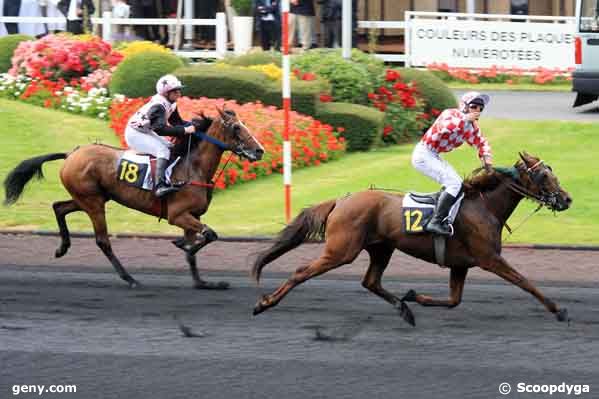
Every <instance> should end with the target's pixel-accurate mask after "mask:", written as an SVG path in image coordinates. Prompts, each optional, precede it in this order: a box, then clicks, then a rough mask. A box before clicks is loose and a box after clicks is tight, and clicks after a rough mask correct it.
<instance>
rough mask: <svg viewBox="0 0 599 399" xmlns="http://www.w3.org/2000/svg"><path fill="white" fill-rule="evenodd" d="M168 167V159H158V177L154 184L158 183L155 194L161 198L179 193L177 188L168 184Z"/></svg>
mask: <svg viewBox="0 0 599 399" xmlns="http://www.w3.org/2000/svg"><path fill="white" fill-rule="evenodd" d="M167 166H168V159H164V158H156V176H155V178H154V182H155V183H156V186H155V187H156V189H155V191H154V194H155V195H156V196H157V197H158V198H160V197H164V196H165V195H167V194H170V193H172V192H175V191H177V188H176V187H173V186H172V185H170V184H168V183H167V182H166V177H165V173H166V167H167Z"/></svg>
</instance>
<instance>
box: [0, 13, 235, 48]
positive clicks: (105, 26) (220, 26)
mask: <svg viewBox="0 0 599 399" xmlns="http://www.w3.org/2000/svg"><path fill="white" fill-rule="evenodd" d="M65 21H66V19H65V18H62V17H4V16H0V23H2V22H5V23H39V24H47V23H64V22H65ZM91 23H92V24H94V25H101V26H102V38H103V39H104V40H106V41H108V42H111V41H112V31H113V29H112V26H113V25H129V26H130V25H159V26H165V25H166V26H169V25H174V26H181V27H183V26H214V28H215V29H216V50H215V51H206V50H191V49H190V47H191V38H189V39H188V38H187V37H186V39H188V40H189V42H188V43H186V44H187V46H184V50H182V51H176V53H177V54H178V55H180V56H183V57H189V58H223V57H224V56H225V55H226V53H227V18H226V15H225V13H221V12H219V13H217V14H216V18H215V19H183V18H181V19H177V18H112V13H110V12H105V13H104V14H103V16H102V17H101V18H99V17H92V18H91ZM186 36H187V35H186Z"/></svg>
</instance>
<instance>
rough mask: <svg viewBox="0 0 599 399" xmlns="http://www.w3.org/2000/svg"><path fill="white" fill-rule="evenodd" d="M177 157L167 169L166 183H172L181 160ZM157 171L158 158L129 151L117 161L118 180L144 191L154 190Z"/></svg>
mask: <svg viewBox="0 0 599 399" xmlns="http://www.w3.org/2000/svg"><path fill="white" fill-rule="evenodd" d="M180 158H181V157H177V159H175V160H174V161H173V162H171V164H170V165H169V166H168V168H166V173H165V177H166V181H167V182H168V183H170V182H171V175H172V173H173V170H174V168H175V166H176V165H177V163H178V162H179V159H180ZM155 171H156V158H154V157H153V156H150V155H146V154H138V153H136V152H135V151H131V150H127V151H125V152H123V155H121V157H120V158H119V159H118V161H117V175H116V177H117V180H119V181H122V182H123V183H125V184H128V185H131V186H134V187H137V188H139V189H142V190H147V191H152V190H154V175H155Z"/></svg>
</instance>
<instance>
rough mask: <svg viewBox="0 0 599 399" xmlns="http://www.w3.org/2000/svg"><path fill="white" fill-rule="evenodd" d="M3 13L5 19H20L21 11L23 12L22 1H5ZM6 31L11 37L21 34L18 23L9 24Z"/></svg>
mask: <svg viewBox="0 0 599 399" xmlns="http://www.w3.org/2000/svg"><path fill="white" fill-rule="evenodd" d="M2 9H3V10H2V11H3V14H2V15H4V16H5V17H18V16H19V11H21V0H4V5H3V7H2ZM4 25H5V26H6V31H7V32H8V34H9V35H14V34H16V33H19V25H18V24H16V23H7V24H4Z"/></svg>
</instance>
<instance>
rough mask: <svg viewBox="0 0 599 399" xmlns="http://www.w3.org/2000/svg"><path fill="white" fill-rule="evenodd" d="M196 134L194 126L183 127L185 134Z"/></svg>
mask: <svg viewBox="0 0 599 399" xmlns="http://www.w3.org/2000/svg"><path fill="white" fill-rule="evenodd" d="M195 132H196V128H195V126H194V125H189V126H185V134H194V133H195Z"/></svg>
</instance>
